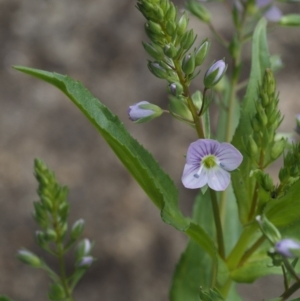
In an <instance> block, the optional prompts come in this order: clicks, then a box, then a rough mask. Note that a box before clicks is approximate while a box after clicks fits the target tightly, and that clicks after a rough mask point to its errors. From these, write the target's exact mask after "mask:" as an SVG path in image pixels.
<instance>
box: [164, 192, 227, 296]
mask: <svg viewBox="0 0 300 301" xmlns="http://www.w3.org/2000/svg"><path fill="white" fill-rule="evenodd" d="M193 221H194V222H195V223H197V224H200V225H202V226H203V229H204V231H205V233H207V234H208V235H209V236H210V237H214V236H215V225H214V220H213V218H212V205H211V201H210V193H209V191H207V192H206V193H205V194H204V195H202V193H199V195H198V196H197V198H196V200H195V206H194V210H193ZM207 234H206V235H207ZM202 245H203V244H202ZM208 254H209V253H208V252H207V250H205V249H204V248H203V247H201V246H200V244H196V243H195V241H193V240H190V241H189V243H188V245H187V248H186V250H185V251H184V253H183V254H182V256H181V258H180V261H179V263H178V264H177V266H176V270H175V273H174V275H173V281H172V286H171V291H170V300H171V301H182V300H185V301H198V300H200V298H199V291H200V286H201V287H202V288H203V289H208V288H211V287H212V286H213V285H214V282H215V280H216V282H217V283H218V284H219V285H220V286H223V285H224V283H225V282H226V280H228V276H229V272H228V269H227V266H226V264H225V263H224V262H223V260H222V259H221V258H219V257H218V258H217V257H213V256H208ZM215 277H217V279H215Z"/></svg>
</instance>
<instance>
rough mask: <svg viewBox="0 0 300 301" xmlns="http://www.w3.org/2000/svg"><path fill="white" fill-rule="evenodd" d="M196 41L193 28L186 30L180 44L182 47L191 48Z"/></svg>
mask: <svg viewBox="0 0 300 301" xmlns="http://www.w3.org/2000/svg"><path fill="white" fill-rule="evenodd" d="M194 41H195V35H194V31H193V29H190V30H189V31H186V32H185V34H184V35H183V36H182V38H181V41H180V45H181V48H182V49H190V47H191V46H192V45H193V43H194Z"/></svg>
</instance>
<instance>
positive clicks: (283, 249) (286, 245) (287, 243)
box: [275, 238, 300, 258]
mask: <svg viewBox="0 0 300 301" xmlns="http://www.w3.org/2000/svg"><path fill="white" fill-rule="evenodd" d="M275 250H276V251H277V252H278V253H279V254H281V255H282V256H285V257H290V258H294V257H296V256H295V254H293V252H292V251H293V250H300V244H299V242H297V241H295V240H293V239H290V238H285V239H282V240H280V241H278V242H277V243H276V244H275Z"/></svg>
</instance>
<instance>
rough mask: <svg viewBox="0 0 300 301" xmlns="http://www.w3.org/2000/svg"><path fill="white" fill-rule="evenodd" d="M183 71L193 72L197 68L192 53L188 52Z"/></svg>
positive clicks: (183, 62)
mask: <svg viewBox="0 0 300 301" xmlns="http://www.w3.org/2000/svg"><path fill="white" fill-rule="evenodd" d="M181 67H182V71H183V72H184V73H185V74H192V73H193V72H194V70H195V58H194V56H193V55H191V54H187V55H186V56H185V57H184V59H183V61H182V66H181Z"/></svg>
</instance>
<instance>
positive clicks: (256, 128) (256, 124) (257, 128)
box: [251, 117, 260, 133]
mask: <svg viewBox="0 0 300 301" xmlns="http://www.w3.org/2000/svg"><path fill="white" fill-rule="evenodd" d="M251 126H252V129H253V131H254V132H256V133H258V132H260V124H259V121H258V120H257V118H256V117H253V118H252V119H251Z"/></svg>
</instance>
